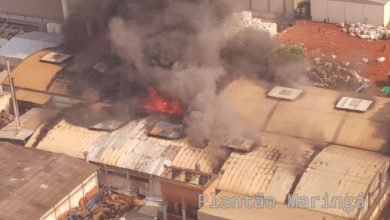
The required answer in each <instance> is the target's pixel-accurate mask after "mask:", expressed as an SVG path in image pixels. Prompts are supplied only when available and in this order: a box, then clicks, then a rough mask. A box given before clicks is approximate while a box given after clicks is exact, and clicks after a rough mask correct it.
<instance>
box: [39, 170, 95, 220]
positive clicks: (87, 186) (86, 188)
mask: <svg viewBox="0 0 390 220" xmlns="http://www.w3.org/2000/svg"><path fill="white" fill-rule="evenodd" d="M95 187H98V177H97V173H94V174H92V175H91V176H90V177H88V178H87V179H86V180H85V181H84V182H83V183H82V184H80V185H79V186H78V187H76V188H75V189H74V190H73V191H72V192H70V193H69V194H68V195H67V196H66V197H65V198H63V199H62V200H61V201H60V202H58V203H57V204H56V205H55V206H54V207H53V208H52V209H50V210H49V211H48V212H47V213H46V214H44V215H43V216H42V217H41V218H40V220H56V219H58V217H59V216H61V215H62V214H64V213H65V212H67V211H68V210H70V209H72V208H75V207H78V206H79V201H80V199H82V198H83V197H84V196H85V195H86V194H87V193H88V192H90V191H92V190H93V189H94V188H95Z"/></svg>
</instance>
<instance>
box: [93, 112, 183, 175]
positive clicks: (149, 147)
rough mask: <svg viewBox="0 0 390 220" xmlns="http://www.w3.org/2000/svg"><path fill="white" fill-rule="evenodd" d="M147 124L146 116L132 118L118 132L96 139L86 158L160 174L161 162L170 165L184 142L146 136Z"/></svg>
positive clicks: (162, 168) (162, 165) (161, 171)
mask: <svg viewBox="0 0 390 220" xmlns="http://www.w3.org/2000/svg"><path fill="white" fill-rule="evenodd" d="M146 124H147V120H146V119H141V120H136V121H132V122H130V123H129V124H127V125H125V126H124V127H122V128H120V129H119V130H117V131H114V132H112V133H110V134H106V135H102V136H101V137H99V138H97V139H96V140H95V141H94V142H93V143H92V147H91V150H90V152H89V154H88V160H89V161H93V162H95V163H100V164H107V165H111V166H115V167H121V168H126V169H131V170H135V171H139V172H143V173H148V174H153V175H157V176H159V175H161V174H162V173H163V171H164V165H170V164H171V163H172V160H173V159H174V158H175V156H176V155H177V153H178V152H179V151H180V148H181V146H183V144H186V143H184V142H182V141H180V140H177V141H167V140H163V139H158V138H153V137H149V136H148V135H147V127H146Z"/></svg>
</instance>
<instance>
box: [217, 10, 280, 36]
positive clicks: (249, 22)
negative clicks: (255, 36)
mask: <svg viewBox="0 0 390 220" xmlns="http://www.w3.org/2000/svg"><path fill="white" fill-rule="evenodd" d="M243 28H250V29H253V30H256V31H260V32H264V33H268V34H269V35H270V36H271V37H273V36H275V35H276V34H277V24H276V23H268V22H262V20H261V19H260V18H256V17H253V16H252V12H250V11H242V12H240V13H235V14H234V15H233V17H232V19H230V20H229V21H228V22H227V24H226V25H225V30H226V32H227V34H228V36H231V35H232V34H235V33H237V32H238V31H239V30H241V29H243Z"/></svg>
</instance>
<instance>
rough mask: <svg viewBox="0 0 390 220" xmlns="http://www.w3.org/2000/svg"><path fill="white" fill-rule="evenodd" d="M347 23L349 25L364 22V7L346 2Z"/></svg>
mask: <svg viewBox="0 0 390 220" xmlns="http://www.w3.org/2000/svg"><path fill="white" fill-rule="evenodd" d="M345 21H346V22H347V24H351V23H357V22H360V23H361V22H362V21H364V5H363V4H358V3H353V2H346V3H345Z"/></svg>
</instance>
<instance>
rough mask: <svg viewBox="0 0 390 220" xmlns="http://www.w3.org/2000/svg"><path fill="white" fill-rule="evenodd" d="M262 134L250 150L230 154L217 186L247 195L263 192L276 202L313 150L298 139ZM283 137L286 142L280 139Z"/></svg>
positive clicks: (280, 198) (289, 188)
mask: <svg viewBox="0 0 390 220" xmlns="http://www.w3.org/2000/svg"><path fill="white" fill-rule="evenodd" d="M263 137H264V138H263V139H262V143H261V147H258V148H256V149H254V150H253V151H252V152H250V153H246V154H244V153H232V154H231V155H230V157H229V158H228V160H227V161H226V163H225V164H224V166H223V168H222V170H221V172H220V173H221V177H220V179H219V181H218V183H217V189H219V190H222V191H227V192H232V193H237V194H241V195H250V196H253V195H255V194H256V193H263V194H264V196H272V197H274V198H275V199H276V201H278V202H281V203H283V202H284V201H285V199H286V195H287V194H288V193H289V192H290V190H291V188H292V186H293V183H294V181H295V179H296V177H297V175H298V174H299V173H301V172H302V168H303V166H304V164H305V161H307V160H308V159H309V157H310V156H311V155H312V154H313V152H314V150H313V149H312V146H311V145H309V144H306V143H304V142H301V141H300V140H299V139H294V138H287V137H282V136H279V135H271V134H263ZM283 138H286V139H285V140H284V141H286V142H284V141H283V142H280V139H283ZM290 142H291V143H290ZM293 143H296V145H294V144H293Z"/></svg>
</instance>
